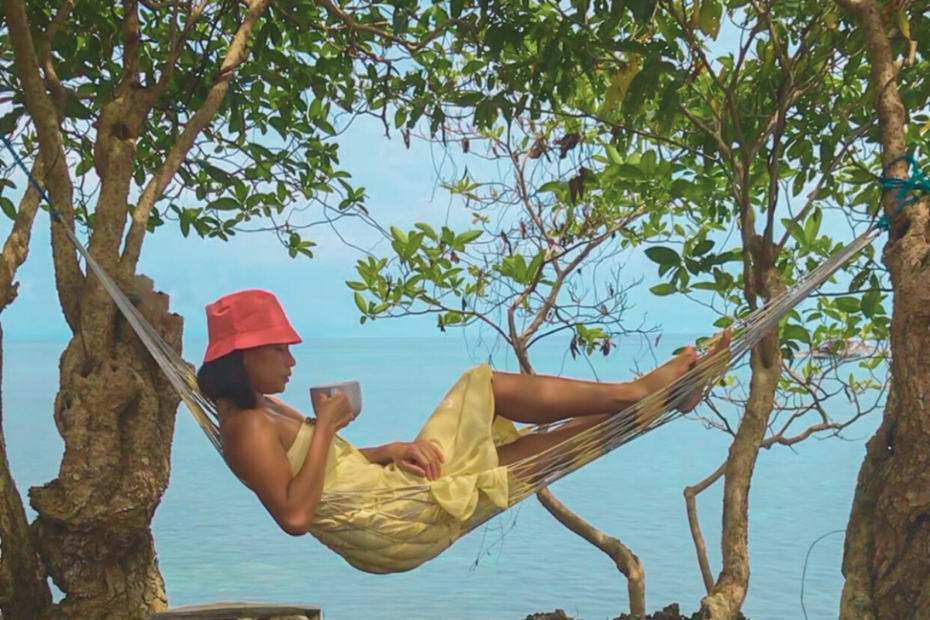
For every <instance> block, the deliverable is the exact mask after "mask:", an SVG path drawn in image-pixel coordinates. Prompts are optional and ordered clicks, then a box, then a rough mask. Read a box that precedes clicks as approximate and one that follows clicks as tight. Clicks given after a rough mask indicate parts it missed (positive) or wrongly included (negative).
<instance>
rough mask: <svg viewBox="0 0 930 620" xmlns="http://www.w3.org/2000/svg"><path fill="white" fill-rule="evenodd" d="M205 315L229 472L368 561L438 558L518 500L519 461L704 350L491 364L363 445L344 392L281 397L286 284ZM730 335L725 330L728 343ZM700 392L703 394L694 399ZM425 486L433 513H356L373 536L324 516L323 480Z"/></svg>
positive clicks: (226, 302)
mask: <svg viewBox="0 0 930 620" xmlns="http://www.w3.org/2000/svg"><path fill="white" fill-rule="evenodd" d="M207 326H208V331H209V345H208V348H207V351H206V355H205V356H204V364H203V366H202V367H201V368H200V371H199V372H198V381H199V384H200V389H201V391H202V392H203V394H204V395H205V396H207V397H208V398H210V399H211V400H212V401H213V402H214V403H215V404H216V409H217V413H218V416H219V426H220V437H221V440H222V445H223V454H224V457H225V459H226V462H227V464H228V465H229V467H230V469H232V471H233V472H234V473H235V474H236V475H237V476H238V477H239V478H240V479H241V480H242V481H243V482H244V483H245V484H246V485H247V486H248V487H249V488H250V489H252V490H253V491H254V492H255V494H256V495H257V496H258V497H259V499H260V500H261V502H262V504H263V505H264V506H265V508H266V509H267V510H268V512H269V513H270V514H271V516H272V517H273V518H274V519H275V521H276V522H277V523H278V525H279V526H280V527H281V528H282V529H283V530H284V531H285V532H287V533H288V534H291V535H294V536H300V535H303V534H306V533H308V532H310V533H312V534H314V535H315V536H316V537H317V538H320V539H321V540H323V542H324V543H326V544H327V545H328V546H331V547H339V548H337V549H335V550H336V551H337V552H339V553H341V554H342V555H343V556H344V557H346V559H347V560H348V561H349V562H350V563H351V564H353V565H354V566H356V567H357V568H360V569H362V570H366V571H370V572H397V571H400V570H408V569H409V568H413V567H414V566H418V565H419V564H421V563H422V562H423V561H426V560H428V559H431V558H432V557H435V555H437V554H438V553H439V552H441V551H442V549H444V548H446V547H447V546H448V545H449V544H451V542H452V541H454V539H455V538H456V536H457V532H459V531H460V530H461V528H462V527H463V526H462V524H463V523H464V522H465V521H467V520H468V519H469V518H471V517H472V516H473V515H474V513H475V510H476V509H477V508H478V507H479V506H480V505H481V504H482V502H483V503H485V504H488V503H494V504H497V505H499V506H502V507H504V506H506V501H507V493H508V491H509V489H508V486H509V485H511V484H513V481H512V478H511V479H509V478H508V473H507V466H508V465H510V464H512V463H515V462H516V461H518V460H520V459H522V458H524V457H527V456H531V455H533V454H537V453H539V452H541V451H543V450H546V449H547V448H549V447H551V446H552V445H554V444H555V443H558V442H561V441H562V440H564V439H566V438H567V437H570V436H572V435H574V434H577V433H578V432H580V431H582V430H584V429H586V428H589V427H590V426H591V425H593V424H596V423H598V422H600V421H603V420H604V419H605V417H607V416H611V415H615V414H616V413H618V412H620V411H622V410H624V409H626V408H627V407H629V406H630V405H632V404H634V403H636V402H637V401H638V400H640V399H642V398H644V397H646V396H647V395H649V394H650V393H652V392H654V391H656V390H659V389H661V388H663V387H665V386H667V385H669V384H670V383H672V382H673V381H675V380H676V379H677V378H679V377H680V376H682V375H683V374H684V373H685V372H687V371H688V369H689V368H691V367H692V366H693V365H694V364H695V362H696V361H697V355H696V353H695V351H694V349H693V348H692V347H690V346H689V347H688V348H687V350H686V351H685V352H684V353H681V354H680V355H677V356H675V357H674V358H672V359H671V360H670V361H668V362H666V363H665V364H663V365H662V366H660V367H658V368H657V369H655V370H653V371H652V372H650V373H649V374H647V375H645V376H643V377H640V378H638V379H636V380H634V381H630V382H626V383H597V382H592V381H580V380H573V379H564V378H559V377H553V376H539V375H535V376H534V375H522V374H514V373H508V372H498V371H493V370H491V369H490V367H489V366H488V365H487V364H481V365H479V366H476V367H474V368H471V369H469V370H467V371H466V372H465V373H464V374H463V375H462V377H461V378H460V379H459V381H458V382H457V383H456V384H455V385H454V386H453V387H452V388H451V389H450V390H449V392H448V393H447V395H446V397H445V398H444V399H443V401H442V402H441V404H440V405H439V407H437V409H436V411H435V412H434V413H433V414H432V415H431V416H430V417H429V419H428V420H427V422H426V424H425V425H424V427H423V429H422V430H421V431H420V433H419V434H418V436H417V437H416V438H415V439H414V440H413V441H409V442H408V441H394V442H391V443H387V444H384V445H381V446H376V447H371V448H361V449H359V448H356V447H354V446H352V445H351V444H349V443H348V442H346V441H345V440H344V439H342V438H341V437H339V435H338V432H339V431H340V430H341V429H343V428H345V427H346V426H347V425H348V424H349V423H350V422H351V421H352V420H353V415H352V411H351V409H350V407H349V403H348V399H347V397H346V396H345V395H344V394H342V393H337V395H336V396H334V397H327V396H324V397H323V398H322V399H321V400H320V401H319V403H318V406H317V407H316V411H315V413H316V419H315V420H314V419H311V418H308V417H305V416H303V415H302V414H301V413H299V412H297V411H295V410H294V409H292V408H290V407H288V406H287V405H285V404H284V403H283V402H281V401H280V400H278V399H277V398H275V397H274V396H272V394H277V393H280V392H283V391H284V389H285V386H286V385H287V383H288V381H289V379H290V376H291V370H292V369H293V367H294V365H295V363H296V362H295V361H294V358H293V356H292V355H291V353H290V350H289V345H291V344H297V343H299V342H301V338H300V336H299V335H298V334H297V332H296V331H294V329H293V327H291V325H290V323H289V322H288V320H287V317H286V316H285V314H284V310H283V309H282V308H281V306H280V304H279V303H278V300H277V299H276V298H275V297H274V295H272V294H271V293H269V292H267V291H261V290H254V289H253V290H245V291H240V292H237V293H233V294H231V295H227V296H225V297H222V298H220V299H219V300H217V301H216V302H215V303H213V304H210V305H209V306H207ZM728 344H729V334H728V333H727V334H725V335H724V338H723V339H722V340H721V344H720V345H718V346H721V347H726V346H728ZM699 401H700V393H696V394H694V395H692V397H691V398H690V399H689V400H688V401H687V402H686V403H685V405H683V407H682V409H683V410H690V409H693V408H694V407H695V406H696V405H697V404H698V402H699ZM570 417H571V418H573V419H572V420H571V421H569V422H567V423H565V424H563V425H561V426H560V427H559V428H557V429H556V430H553V431H551V432H549V433H544V434H538V435H521V434H520V433H519V432H518V431H517V430H516V428H515V427H514V425H513V423H514V422H521V423H527V424H540V423H551V422H556V421H559V420H564V419H567V418H570ZM424 483H426V484H427V485H428V487H429V489H430V492H429V495H428V500H427V501H428V502H429V503H430V506H428V508H429V509H430V510H431V512H429V515H428V516H427V517H423V518H422V519H421V520H420V521H419V522H417V523H415V524H410V523H408V521H409V519H408V520H403V519H400V517H399V515H398V514H396V513H395V514H392V513H390V511H384V510H380V511H377V514H360V513H358V511H356V513H354V514H353V515H352V516H351V517H346V518H345V519H355V520H356V521H357V523H355V526H356V527H357V529H361V530H364V531H365V538H356V539H352V540H349V541H347V540H346V536H347V535H346V534H345V531H347V530H348V529H349V528H350V527H352V526H353V523H349V522H348V521H345V520H343V521H339V520H338V519H337V520H332V519H330V520H329V521H327V520H326V519H324V518H323V517H321V516H320V515H319V514H318V510H319V509H320V499H321V496H322V494H323V492H324V490H326V491H352V490H359V491H361V490H366V489H371V488H372V487H376V488H379V489H397V488H408V487H409V486H410V485H413V484H419V485H421V486H422V485H423V484H424ZM337 521H339V522H337ZM327 537H328V538H327ZM385 541H389V544H388V542H385Z"/></svg>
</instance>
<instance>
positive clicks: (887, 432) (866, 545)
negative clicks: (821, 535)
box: [840, 199, 930, 620]
mask: <svg viewBox="0 0 930 620" xmlns="http://www.w3.org/2000/svg"><path fill="white" fill-rule="evenodd" d="M928 207H930V200H928V199H924V200H923V201H922V202H921V204H920V205H914V206H913V207H909V208H908V211H907V215H908V216H909V217H908V221H907V222H906V223H905V226H906V228H905V229H904V230H896V233H897V235H900V237H899V238H898V239H897V240H892V241H891V242H889V244H888V246H886V248H885V253H884V262H885V265H886V266H887V267H888V271H889V273H890V275H891V281H892V285H893V288H894V296H895V299H894V309H893V311H892V318H891V356H892V360H891V378H890V380H891V385H892V390H891V393H890V394H889V397H888V403H887V405H886V407H885V412H884V417H883V419H882V423H881V426H880V427H879V429H878V431H877V432H876V433H875V436H874V437H872V439H871V440H870V441H869V443H868V445H867V447H866V457H865V460H864V462H863V464H862V468H861V469H860V471H859V480H858V483H857V485H856V494H855V497H854V499H853V507H852V512H851V515H850V519H849V526H848V528H847V530H846V544H845V553H844V557H843V575H844V576H845V577H846V582H845V585H844V587H843V595H842V599H841V602H840V618H841V619H842V620H866V619H868V620H873V619H884V618H894V619H895V620H911V619H913V620H917V619H921V620H922V619H924V618H930V586H928V584H930V555H928V550H930V270H928V269H927V268H926V267H925V265H926V264H927V259H928V257H930V209H928ZM922 265H924V266H922Z"/></svg>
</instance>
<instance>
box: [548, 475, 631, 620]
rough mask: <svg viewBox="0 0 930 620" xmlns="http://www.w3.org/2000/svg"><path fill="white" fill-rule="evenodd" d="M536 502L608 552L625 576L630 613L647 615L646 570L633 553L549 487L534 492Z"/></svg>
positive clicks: (581, 535)
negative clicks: (582, 516) (588, 520)
mask: <svg viewBox="0 0 930 620" xmlns="http://www.w3.org/2000/svg"><path fill="white" fill-rule="evenodd" d="M536 497H537V498H538V499H539V503H540V504H542V505H543V507H544V508H545V509H546V510H547V511H549V514H551V515H552V516H553V517H555V518H556V520H557V521H558V522H559V523H561V524H562V525H564V526H565V527H566V528H568V529H569V530H571V531H572V532H574V533H575V534H577V535H578V536H580V537H582V538H583V539H585V540H586V541H588V542H589V543H591V544H592V545H594V546H595V547H597V548H598V549H600V550H601V551H602V552H604V553H605V554H607V556H608V557H610V559H612V560H613V561H614V563H615V564H616V565H617V569H618V570H619V571H620V572H621V573H623V576H624V577H626V579H627V592H628V594H629V597H630V614H631V615H632V616H633V617H636V618H642V617H644V616H645V615H646V574H645V571H644V570H643V564H642V562H641V561H640V559H639V558H638V557H637V556H636V554H635V553H633V552H632V551H630V549H629V548H628V547H627V546H626V545H624V544H623V543H622V542H620V541H619V540H618V539H616V538H614V537H613V536H609V535H608V534H606V533H604V532H603V531H601V530H599V529H598V528H596V527H594V526H593V525H591V524H590V523H588V522H587V521H585V520H584V519H582V518H581V517H579V516H578V515H576V514H575V513H573V512H572V511H571V510H569V509H568V507H567V506H565V505H564V504H563V503H562V502H560V501H559V500H558V499H557V498H556V497H555V496H554V495H553V494H552V492H551V491H550V490H549V489H548V488H545V489H542V490H541V491H539V492H538V493H537V494H536Z"/></svg>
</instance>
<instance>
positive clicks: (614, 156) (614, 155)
mask: <svg viewBox="0 0 930 620" xmlns="http://www.w3.org/2000/svg"><path fill="white" fill-rule="evenodd" d="M605 150H606V151H607V157H609V158H610V161H611V162H613V163H615V164H621V163H623V159H621V157H620V153H619V152H618V151H617V149H615V148H614V145H613V144H608V145H607V146H606V147H605Z"/></svg>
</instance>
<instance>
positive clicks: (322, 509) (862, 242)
mask: <svg viewBox="0 0 930 620" xmlns="http://www.w3.org/2000/svg"><path fill="white" fill-rule="evenodd" d="M0 138H2V140H3V142H4V143H5V144H6V147H7V148H8V149H9V150H10V152H11V153H12V154H13V157H14V158H15V160H16V162H17V163H18V164H19V167H20V168H22V170H23V172H24V173H25V174H26V176H27V178H28V179H29V181H30V182H31V183H32V185H33V187H34V188H35V189H36V190H37V191H38V192H39V195H40V196H41V198H42V199H43V200H44V201H45V202H46V203H47V204H48V207H49V210H50V212H51V215H52V217H53V218H54V219H55V220H56V221H58V222H59V223H61V224H62V228H63V229H64V231H65V234H66V236H67V238H68V240H69V241H70V243H71V244H72V245H73V246H74V248H75V250H76V251H77V252H78V253H79V254H80V255H81V257H82V258H83V259H84V261H85V262H86V264H87V266H88V268H89V269H90V271H91V272H93V274H94V275H95V276H96V277H97V278H98V280H99V281H100V282H101V284H102V285H103V286H104V287H105V289H106V290H107V292H108V293H109V295H110V296H111V297H112V299H113V301H114V303H115V304H116V306H117V307H118V308H119V310H120V312H122V314H123V315H124V316H125V317H126V320H127V321H128V322H129V324H130V325H131V326H132V328H133V330H134V331H135V332H136V334H137V335H138V336H139V338H140V340H141V341H142V343H143V344H144V345H145V347H146V349H148V351H149V352H150V353H151V355H152V357H153V359H154V360H155V362H156V363H157V364H158V366H159V367H160V368H161V370H162V371H163V372H164V373H165V375H166V377H167V378H168V380H169V381H170V383H171V384H172V386H173V387H174V388H175V389H176V390H177V391H178V393H179V394H180V396H181V399H182V400H183V401H184V403H185V405H186V406H187V408H188V409H189V410H190V412H191V414H192V415H193V417H194V419H195V420H196V421H197V423H198V425H199V426H200V427H201V429H202V430H203V432H204V434H205V435H206V436H207V438H208V439H209V441H210V442H211V443H212V444H213V446H214V448H215V449H216V450H217V452H219V453H220V455H221V456H222V452H223V447H222V443H221V441H220V435H219V427H218V423H217V422H218V418H217V413H216V409H215V406H214V404H213V403H212V402H211V401H210V400H208V399H207V398H206V397H205V396H204V395H203V394H201V393H200V391H199V389H198V385H197V378H196V375H195V374H194V367H193V366H192V365H191V364H188V363H187V362H185V361H184V359H183V358H181V356H180V355H178V354H177V352H176V351H175V350H174V349H172V348H171V347H170V346H169V345H168V344H167V343H165V342H164V340H162V338H161V337H160V336H159V335H158V333H157V332H156V331H155V329H154V328H153V327H152V326H151V325H150V324H149V323H148V322H147V321H146V319H145V318H144V317H143V316H142V314H141V313H140V312H139V310H138V309H137V308H136V307H135V305H134V304H133V303H132V302H131V301H130V300H129V299H128V298H127V296H126V295H125V294H124V293H123V291H122V290H121V289H120V287H119V285H118V284H117V283H116V282H115V281H114V280H113V279H111V278H110V277H109V275H108V274H107V273H106V272H105V271H104V270H103V269H102V268H101V267H100V265H99V264H98V263H97V261H96V260H95V259H94V257H93V256H91V254H90V253H89V252H88V251H87V249H86V248H85V247H84V245H83V244H82V243H81V242H80V241H79V240H78V238H77V237H76V236H75V234H74V233H73V232H72V231H71V230H70V228H69V227H68V226H67V225H66V223H65V221H64V220H63V218H62V217H61V214H60V213H59V212H58V210H57V209H55V207H54V205H53V204H52V202H51V200H50V199H49V197H48V196H47V194H46V192H45V191H44V189H43V188H42V187H41V185H39V183H38V182H37V181H36V180H35V178H34V177H33V175H32V174H31V173H30V171H29V170H28V169H27V168H26V166H25V164H24V163H23V162H22V160H21V159H20V158H19V156H18V155H17V154H16V152H15V151H14V149H13V147H12V145H11V144H10V142H9V141H8V140H7V139H6V137H5V136H0ZM915 169H916V166H915ZM907 187H908V188H910V189H913V186H907ZM910 189H908V190H907V191H910ZM880 229H881V227H880V226H879V225H878V223H876V224H873V225H871V226H869V228H868V229H867V230H866V231H865V232H864V233H863V234H862V235H860V236H859V237H857V238H856V239H854V240H853V241H851V242H850V243H849V244H847V245H846V246H844V247H843V248H841V249H840V250H839V251H838V252H837V253H835V254H834V255H832V256H830V257H829V258H828V259H826V260H825V261H823V263H821V264H820V265H819V266H818V267H817V268H815V269H814V270H812V271H811V272H810V273H809V274H807V276H805V277H804V278H803V279H801V280H799V281H798V282H797V283H796V284H795V285H794V286H792V287H790V288H788V289H786V290H785V291H784V292H783V293H782V294H780V295H778V296H776V297H774V298H773V299H771V300H769V301H768V303H766V304H765V305H764V306H763V307H761V308H759V309H757V310H756V311H754V312H752V313H750V314H748V315H747V316H746V317H744V318H742V319H741V320H739V321H736V322H735V323H734V324H733V326H732V327H733V329H732V335H733V339H732V342H731V346H730V347H729V349H724V350H722V351H719V352H716V353H711V354H708V355H706V356H705V357H704V358H703V360H702V361H701V363H699V364H698V365H696V367H694V368H692V369H691V370H689V371H688V373H687V374H685V375H684V376H683V377H681V378H680V379H679V380H678V381H676V382H675V383H673V384H672V385H670V386H667V387H665V388H663V389H661V390H658V391H656V392H654V393H653V394H651V395H650V396H648V397H647V398H645V399H643V400H641V401H639V402H637V403H636V404H635V405H633V406H631V407H629V408H627V409H626V410H624V411H622V412H620V413H618V414H616V415H613V416H611V417H609V418H607V419H606V420H604V421H603V422H601V423H599V424H596V425H592V426H591V427H589V428H587V429H585V430H583V431H581V432H578V433H577V434H575V435H573V436H572V437H570V438H569V439H567V440H565V441H562V442H559V443H558V444H557V445H555V446H553V447H550V448H549V449H547V450H545V451H543V452H540V453H537V454H534V455H532V456H530V457H526V458H524V459H522V460H519V461H517V462H515V463H513V464H511V465H509V466H508V480H509V482H510V484H511V486H510V493H509V500H508V505H507V507H505V508H501V507H498V506H496V505H494V504H492V503H490V502H487V503H485V504H483V505H481V506H480V507H479V509H478V510H476V511H475V512H474V514H473V515H472V517H470V519H469V520H468V521H467V522H466V523H464V524H463V527H462V530H461V532H460V533H459V535H458V537H461V536H463V535H464V534H466V533H467V532H469V531H471V530H473V529H474V528H475V527H478V526H479V525H481V524H482V523H484V522H486V521H487V520H489V519H491V518H492V517H494V516H496V515H497V514H499V513H501V512H503V511H504V510H506V509H507V508H510V507H512V506H513V505H515V504H516V503H518V502H520V501H522V500H523V499H525V498H527V497H528V496H530V495H533V494H535V493H537V492H539V491H540V490H542V489H543V488H545V487H546V486H549V485H551V484H552V483H554V482H556V481H557V480H559V479H561V478H562V477H564V476H566V475H568V474H569V473H571V472H573V471H576V470H577V469H579V468H581V467H583V466H584V465H586V464H588V463H590V462H592V461H593V460H595V459H597V458H599V457H600V456H603V455H605V454H607V453H609V452H611V451H613V450H615V449H617V448H619V447H620V446H622V445H624V444H626V443H627V442H629V441H631V440H633V439H635V438H636V437H639V436H641V435H643V434H645V433H647V432H650V431H652V430H654V429H656V428H658V427H660V426H662V425H664V424H667V423H668V422H669V421H671V420H673V419H675V418H677V417H679V416H680V415H681V414H680V412H678V411H677V409H678V408H679V407H680V406H681V405H682V404H683V403H684V402H685V401H686V400H689V399H690V398H691V396H692V395H693V394H694V391H695V390H699V391H700V392H701V395H702V398H703V397H706V396H707V394H708V393H709V392H710V390H711V389H712V388H713V386H714V384H715V383H716V382H717V381H718V380H719V379H720V378H722V377H723V376H724V375H725V373H726V371H727V369H728V368H730V367H732V366H734V365H735V364H736V363H737V362H738V361H739V360H740V359H741V358H742V357H743V356H744V355H745V354H746V353H747V352H748V351H750V350H751V349H752V347H753V346H755V345H756V344H757V343H758V342H759V341H760V340H761V339H762V338H763V337H764V336H765V334H767V333H768V332H769V331H770V330H772V329H775V328H776V327H777V326H778V323H779V321H780V320H781V319H782V318H783V317H784V316H785V315H786V314H787V313H788V312H790V311H791V310H792V309H793V308H794V307H795V306H796V305H797V304H798V303H800V302H801V301H802V300H803V299H805V298H806V297H807V296H808V295H810V293H811V292H812V291H813V290H814V289H816V288H817V287H819V286H820V285H821V284H823V282H825V281H826V280H828V279H829V278H830V277H831V276H832V274H833V273H835V272H836V271H837V269H839V268H840V267H841V266H842V265H843V264H845V263H846V262H847V261H848V260H849V259H851V258H852V257H853V256H855V255H856V254H857V253H858V252H860V251H861V250H862V249H863V248H864V247H866V246H867V245H869V244H870V243H871V242H872V241H873V240H874V239H875V238H876V236H877V235H878V231H879V230H880ZM719 338H720V334H719V333H718V334H716V335H715V336H713V337H711V338H708V339H707V341H706V342H705V343H704V345H703V348H704V349H706V350H712V349H713V347H714V345H715V344H716V343H717V342H718V341H719ZM566 423H568V421H563V422H559V423H556V424H548V425H537V426H530V427H526V428H524V429H522V432H523V433H524V434H530V433H545V432H552V431H553V430H554V429H558V428H560V427H561V426H562V425H563V424H566ZM429 489H430V486H429V485H428V484H416V485H410V486H408V487H402V488H392V489H364V490H353V491H345V490H343V491H340V490H329V491H326V492H324V493H323V498H322V500H321V502H320V506H319V508H318V512H319V513H320V514H322V515H325V516H329V517H332V518H335V519H337V520H340V521H341V522H345V523H346V524H347V525H346V528H351V527H355V526H351V525H348V520H347V519H340V515H342V516H344V515H346V514H349V513H351V512H353V511H358V510H368V511H375V512H380V511H386V510H389V507H388V506H389V504H391V503H393V502H397V505H398V506H410V505H413V506H415V507H414V508H411V509H409V510H407V511H406V512H400V513H398V512H393V513H391V516H392V518H394V519H415V518H416V516H417V514H416V513H417V512H418V511H420V510H427V509H429V508H430V507H431V505H432V502H431V501H430V499H429Z"/></svg>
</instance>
